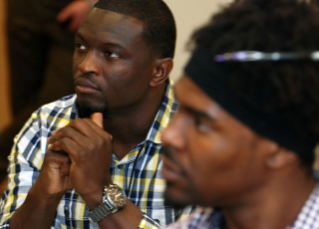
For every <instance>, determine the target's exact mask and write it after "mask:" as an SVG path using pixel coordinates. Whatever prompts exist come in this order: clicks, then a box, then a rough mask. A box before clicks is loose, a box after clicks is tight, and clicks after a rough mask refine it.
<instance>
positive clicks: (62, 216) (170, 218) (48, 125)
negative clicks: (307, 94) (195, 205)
mask: <svg viewBox="0 0 319 229" xmlns="http://www.w3.org/2000/svg"><path fill="white" fill-rule="evenodd" d="M75 101H76V95H72V96H68V97H65V98H62V99H60V100H58V101H56V102H53V103H50V104H48V105H45V106H43V107H41V108H40V109H39V110H38V111H37V112H35V113H33V114H32V117H31V118H30V119H29V121H28V122H27V123H26V125H25V126H24V127H23V129H22V130H21V132H20V133H19V135H17V136H16V138H15V144H14V146H13V149H12V152H11V155H10V157H9V161H10V165H9V174H8V179H9V184H8V187H7V190H6V191H5V193H4V195H3V197H2V202H1V205H0V209H1V213H0V218H1V221H0V225H1V226H0V228H9V225H10V219H11V217H12V214H13V213H14V212H15V211H16V209H17V208H19V207H20V206H21V205H22V204H23V202H24V201H25V198H26V196H27V193H28V191H29V189H30V188H31V186H32V185H33V184H34V183H35V181H36V180H37V178H38V176H39V173H40V170H41V167H42V164H43V161H44V156H45V153H46V151H47V148H48V144H47V142H46V141H47V138H48V137H49V136H50V133H51V132H52V131H53V130H55V129H60V128H62V127H64V126H65V125H67V124H68V123H70V122H71V121H72V120H74V119H75V118H77V117H78V115H77V111H76V106H75ZM176 108H177V103H176V101H175V98H174V95H173V88H172V83H171V82H170V83H169V84H168V85H167V89H166V93H165V96H164V98H163V102H162V104H161V106H160V108H159V111H158V113H157V115H156V117H155V119H154V122H153V124H152V126H151V128H150V130H149V133H148V135H147V138H146V140H145V141H144V142H142V143H140V144H139V145H137V146H136V148H135V149H133V150H132V151H131V152H129V153H128V154H127V155H126V156H125V157H124V158H123V159H122V160H119V159H118V158H117V157H116V156H115V155H114V154H113V161H112V165H111V174H112V179H113V182H114V183H116V184H118V185H119V186H120V187H122V188H123V189H124V190H125V191H126V194H127V196H128V198H129V199H130V200H131V201H132V202H133V203H134V204H135V205H136V206H138V207H139V208H140V209H141V210H142V211H143V212H144V216H143V219H142V221H141V223H140V225H139V228H145V229H147V228H158V227H160V225H166V224H169V223H171V222H174V221H176V220H177V218H178V217H179V216H180V215H181V212H177V211H174V210H173V209H172V208H170V207H168V206H165V205H164V200H163V192H164V190H165V180H164V179H163V178H162V176H161V173H160V168H161V167H162V160H161V153H160V149H161V141H160V134H161V132H162V130H163V129H164V128H165V127H166V126H167V125H168V123H169V121H170V120H171V117H172V114H173V113H174V111H175V109H176ZM137 156H138V159H137V161H136V165H135V169H134V171H133V167H134V161H135V159H136V157H137ZM130 184H131V190H129V189H130V187H129V186H130ZM39 201H41V200H39ZM87 210H88V207H87V206H86V204H85V202H84V201H83V199H82V198H81V196H80V195H79V194H78V193H76V192H75V191H74V190H69V191H67V192H66V193H65V195H64V196H63V198H62V200H61V202H60V203H59V205H58V208H57V212H56V216H55V218H54V220H53V223H52V228H81V229H84V228H85V229H86V228H87V229H88V228H90V229H92V228H99V227H98V224H96V223H94V222H93V221H92V220H91V219H90V218H89V217H88V215H87Z"/></svg>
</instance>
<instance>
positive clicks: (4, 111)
mask: <svg viewBox="0 0 319 229" xmlns="http://www.w3.org/2000/svg"><path fill="white" fill-rule="evenodd" d="M4 4H5V0H0V131H1V130H2V129H3V127H4V126H6V125H8V123H9V122H10V121H11V116H10V109H9V99H8V93H9V91H8V68H7V64H8V61H7V56H6V52H7V45H6V39H5V36H4V34H5V27H4V26H5V5H4Z"/></svg>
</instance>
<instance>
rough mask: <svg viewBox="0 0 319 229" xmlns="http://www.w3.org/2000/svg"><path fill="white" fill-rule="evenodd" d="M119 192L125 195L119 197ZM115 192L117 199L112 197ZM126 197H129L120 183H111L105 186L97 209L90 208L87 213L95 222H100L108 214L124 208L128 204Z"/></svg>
mask: <svg viewBox="0 0 319 229" xmlns="http://www.w3.org/2000/svg"><path fill="white" fill-rule="evenodd" d="M117 192H119V195H122V196H124V197H122V199H117V198H118V195H116V194H117ZM114 194H115V197H116V199H112V197H111V196H114ZM109 198H110V199H109ZM126 198H127V197H126V195H125V193H124V192H123V190H122V189H121V188H120V187H119V186H118V185H116V184H111V185H109V186H105V187H104V189H103V197H102V202H101V203H100V204H99V206H97V207H96V208H95V209H93V210H88V212H87V214H88V216H89V217H90V218H91V219H92V220H93V221H94V222H99V221H100V220H102V219H103V218H105V217H106V216H108V215H110V214H112V213H115V212H117V211H118V210H120V209H122V208H123V207H124V206H125V204H126ZM114 201H115V202H114ZM117 201H119V202H117Z"/></svg>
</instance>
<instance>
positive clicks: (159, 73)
mask: <svg viewBox="0 0 319 229" xmlns="http://www.w3.org/2000/svg"><path fill="white" fill-rule="evenodd" d="M172 68H173V60H172V58H162V59H157V60H156V62H155V67H154V71H153V77H152V80H151V81H150V86H151V87H157V86H158V85H160V84H162V83H164V82H165V81H166V80H167V78H168V77H169V74H170V73H171V71H172Z"/></svg>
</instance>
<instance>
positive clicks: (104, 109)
mask: <svg viewBox="0 0 319 229" xmlns="http://www.w3.org/2000/svg"><path fill="white" fill-rule="evenodd" d="M76 106H77V110H78V114H79V117H80V118H89V117H90V116H91V114H93V113H97V112H99V113H102V114H103V118H104V119H105V118H106V117H107V116H108V114H109V107H108V105H107V104H104V105H103V106H96V105H91V104H86V103H83V102H80V101H77V103H76Z"/></svg>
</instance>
